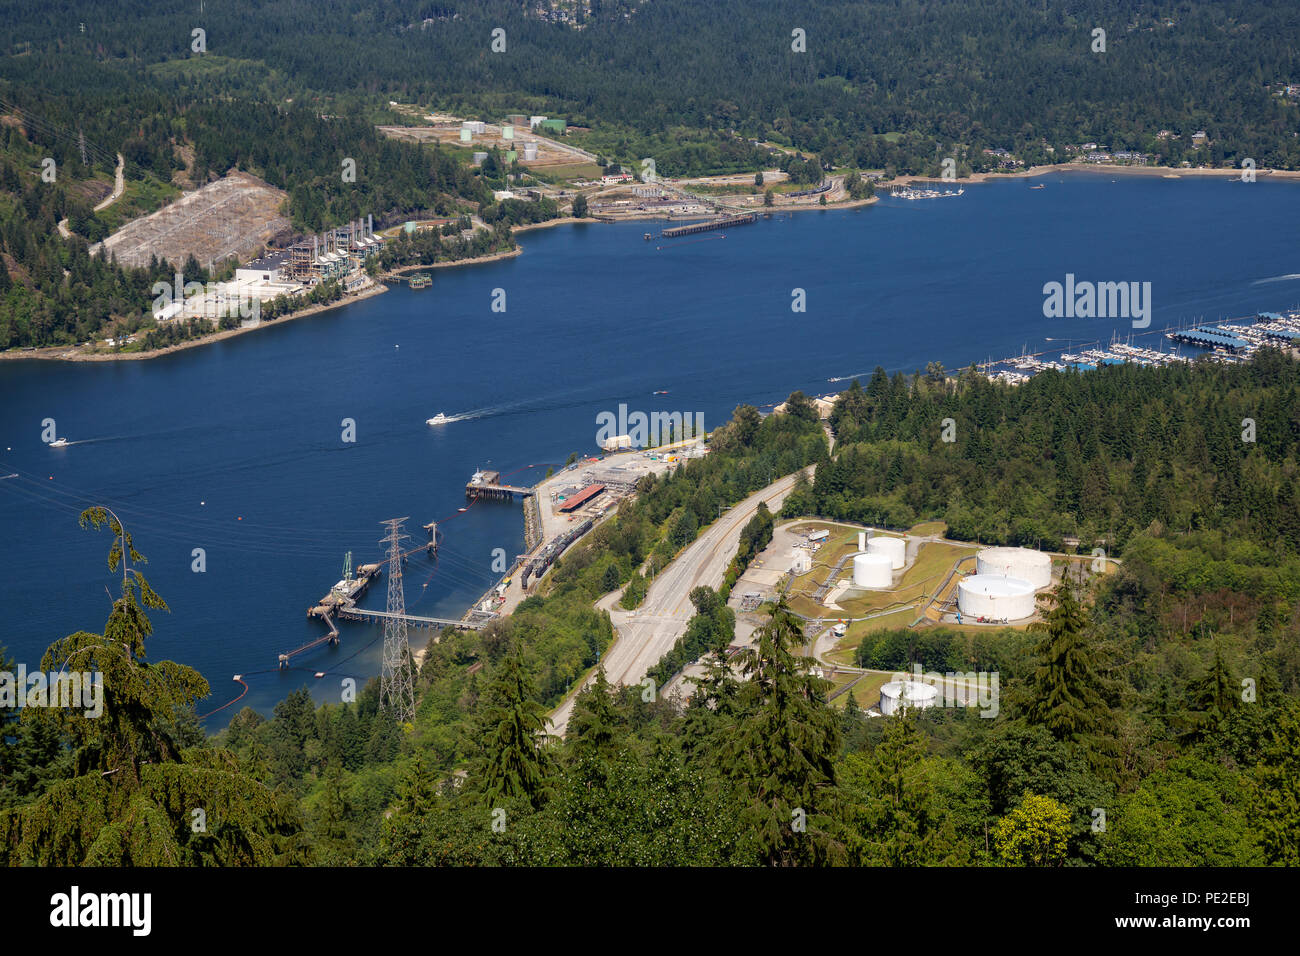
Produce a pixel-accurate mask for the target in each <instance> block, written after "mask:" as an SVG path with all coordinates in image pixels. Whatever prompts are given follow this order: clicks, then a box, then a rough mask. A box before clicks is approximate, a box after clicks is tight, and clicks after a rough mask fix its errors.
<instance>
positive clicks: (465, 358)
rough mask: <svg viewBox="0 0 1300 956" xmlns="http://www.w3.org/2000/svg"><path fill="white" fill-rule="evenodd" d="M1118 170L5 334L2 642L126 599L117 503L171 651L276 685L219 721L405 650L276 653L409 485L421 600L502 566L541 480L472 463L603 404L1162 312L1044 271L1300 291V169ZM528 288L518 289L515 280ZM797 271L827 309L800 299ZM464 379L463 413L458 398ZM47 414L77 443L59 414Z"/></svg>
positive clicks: (165, 652) (539, 246)
mask: <svg viewBox="0 0 1300 956" xmlns="http://www.w3.org/2000/svg"><path fill="white" fill-rule="evenodd" d="M1113 179H1114V181H1112V177H1111V176H1109V175H1105V174H1089V173H1079V174H1059V175H1051V176H1047V177H1044V178H1040V179H1036V180H1014V181H1006V182H999V183H990V184H984V185H976V186H971V187H967V189H966V192H965V195H964V196H962V197H961V198H958V199H943V200H931V201H925V200H922V201H911V202H909V201H905V200H892V199H883V200H882V201H881V202H880V203H878V204H877V205H875V206H872V207H868V208H863V209H858V210H841V211H834V210H832V211H808V212H800V213H797V214H793V215H789V214H786V215H778V216H777V217H775V218H773V219H768V220H761V221H760V222H759V223H758V224H756V225H752V226H746V227H743V228H736V229H733V230H731V231H729V232H727V234H726V237H725V238H706V239H705V240H704V241H699V240H700V238H701V237H693V238H692V239H691V240H689V241H687V240H678V241H675V242H674V241H663V242H658V241H651V242H646V241H644V240H643V239H642V234H643V233H644V232H645V231H646V229H647V228H653V229H654V231H656V232H657V231H658V227H657V226H654V227H651V226H648V225H647V224H646V223H628V224H618V225H609V224H599V225H585V226H576V227H562V228H557V229H552V230H546V231H540V232H535V233H528V234H524V235H523V236H521V244H522V245H523V247H524V254H523V255H522V256H519V257H517V258H515V259H511V260H505V261H501V262H497V263H492V264H487V265H482V266H470V267H465V268H458V269H445V270H438V271H436V272H435V274H434V282H433V286H432V288H430V289H426V290H420V291H412V290H410V289H408V288H406V287H405V286H397V287H394V288H393V289H392V291H390V292H388V293H387V294H384V295H381V296H377V297H375V298H372V299H369V300H365V301H363V302H359V303H356V304H353V305H349V306H345V307H342V308H340V309H337V310H334V311H331V312H326V313H323V314H320V315H317V316H313V317H309V318H305V319H301V320H296V321H292V322H287V323H284V324H282V325H278V326H270V327H267V328H265V329H262V330H260V331H257V332H253V333H250V334H247V335H243V336H239V337H236V338H233V339H230V340H227V341H224V342H221V343H218V344H215V345H209V346H204V347H200V348H195V349H190V350H188V351H183V352H179V353H175V354H173V355H169V356H165V357H162V358H158V359H153V360H149V361H137V362H118V363H54V362H37V361H4V362H0V409H3V414H2V415H0V475H7V474H12V473H16V474H17V475H18V476H19V477H18V478H12V479H0V520H2V521H3V525H4V528H5V530H6V534H5V536H4V544H3V548H4V550H5V556H6V559H7V560H6V562H5V564H6V573H5V574H4V576H3V578H2V579H0V601H2V603H0V606H2V607H3V608H4V616H3V618H2V619H0V620H2V622H3V623H0V646H4V647H7V649H8V653H9V655H10V656H11V657H15V658H16V659H17V660H20V661H23V662H26V663H27V664H28V666H29V668H32V667H35V666H36V665H37V664H38V663H39V660H40V656H41V654H42V652H43V651H44V649H45V648H46V647H47V646H48V645H49V644H50V643H51V642H52V641H54V640H55V639H56V638H58V637H60V636H63V635H66V634H69V633H71V632H73V631H76V630H80V629H87V630H94V631H98V630H99V629H100V628H101V627H102V625H103V623H104V618H105V616H106V615H107V612H108V609H109V606H110V600H111V599H110V592H112V593H113V594H115V593H116V591H115V590H114V587H115V578H114V576H113V575H110V574H109V573H108V571H107V569H106V568H105V565H104V559H105V556H106V554H107V552H108V548H109V539H108V534H107V532H101V533H100V534H93V533H91V532H86V531H82V530H80V529H79V528H78V526H77V520H76V516H77V513H78V512H79V511H80V510H81V509H82V508H84V507H86V506H88V505H91V504H101V503H102V504H107V505H109V506H110V507H112V508H114V509H115V510H116V511H117V513H118V514H119V515H120V516H121V517H122V518H123V519H124V520H125V521H126V523H127V526H128V528H129V530H130V531H131V532H132V533H133V535H134V536H135V541H136V545H137V547H138V548H139V549H140V550H141V551H142V552H144V554H145V555H146V556H147V557H148V559H149V563H148V565H147V567H145V568H144V569H143V570H144V572H145V574H146V576H147V577H148V578H149V580H150V582H151V584H152V585H153V586H154V587H155V589H156V590H157V591H158V592H159V593H160V594H162V596H163V597H164V598H165V599H166V600H167V601H168V603H169V605H170V607H171V613H170V614H167V613H156V614H154V615H153V620H154V626H155V634H154V636H153V639H152V640H151V641H150V643H149V645H148V649H149V654H150V657H151V659H154V660H158V659H163V658H170V659H173V660H178V661H181V662H184V663H186V664H190V665H192V666H194V667H197V668H198V669H199V670H200V671H202V672H203V674H204V675H205V676H206V677H207V678H208V680H209V681H210V682H211V684H212V687H213V693H212V696H211V698H210V699H209V700H208V701H207V702H205V703H204V704H203V705H202V706H200V708H199V710H200V713H207V712H210V711H213V710H214V709H216V708H219V707H221V706H222V705H225V704H227V703H228V702H230V701H232V700H233V699H234V698H235V697H237V696H238V695H239V694H240V693H241V692H242V691H243V688H242V686H241V685H239V684H236V683H234V682H233V681H232V680H231V677H232V675H234V674H241V675H244V680H245V681H246V682H247V684H248V686H249V692H248V694H247V696H245V697H244V698H243V700H242V701H240V702H239V703H238V704H237V705H235V706H234V707H230V708H228V709H226V710H223V711H219V712H217V713H216V714H215V715H214V716H213V717H211V718H210V720H209V726H217V725H220V724H224V723H225V722H226V721H227V720H228V719H229V717H230V716H232V715H233V713H234V711H235V710H237V709H238V707H242V706H244V705H245V704H249V705H252V706H254V707H257V708H259V709H263V710H265V709H268V708H269V707H270V706H271V705H273V704H274V703H275V702H276V701H278V700H280V699H282V698H283V697H284V696H285V694H287V693H288V692H289V691H290V690H292V689H294V688H297V687H300V686H310V687H312V688H313V689H314V690H316V691H317V692H318V693H319V694H320V696H321V697H322V699H324V698H327V697H330V696H332V697H333V698H334V699H337V696H338V678H340V677H343V676H353V677H356V678H359V679H361V680H364V679H365V678H367V677H369V676H371V675H373V674H375V673H377V672H378V669H379V649H380V642H381V637H382V628H379V627H377V626H372V625H362V624H355V623H346V622H345V623H343V624H342V625H341V630H342V642H341V644H340V645H339V646H338V647H329V646H322V647H320V648H318V649H317V650H315V651H313V652H311V653H309V654H306V655H303V656H302V657H301V658H295V661H294V664H295V667H294V668H293V669H290V670H288V671H279V670H278V669H277V667H276V662H277V656H278V655H279V654H280V653H281V652H283V651H287V650H290V649H292V648H295V647H298V646H300V645H302V644H304V643H306V642H308V641H310V640H312V639H314V638H316V637H318V636H320V635H321V634H322V633H323V626H322V625H321V624H320V623H319V622H317V621H315V620H308V619H307V617H306V610H307V608H308V607H309V606H311V605H313V604H314V603H316V601H317V600H319V599H320V597H321V596H323V595H324V594H325V593H326V592H327V591H328V589H329V588H330V587H331V586H332V585H333V584H334V582H335V581H337V580H338V579H339V578H340V577H341V574H342V568H343V561H344V555H345V554H346V553H347V552H348V551H351V552H352V556H353V562H354V564H361V563H365V562H369V561H375V560H378V559H379V558H381V557H382V551H381V548H380V545H379V539H380V537H381V536H382V534H383V529H382V528H381V526H380V521H381V520H383V519H385V518H390V517H400V516H409V520H408V522H407V529H408V531H409V533H410V534H411V535H412V544H413V545H414V544H416V543H418V542H419V541H420V540H423V536H424V532H423V531H421V530H420V528H421V526H422V525H424V524H425V523H426V522H428V521H431V520H440V521H444V524H443V529H444V532H445V539H444V543H443V547H442V550H441V553H440V556H439V558H438V560H437V562H436V563H434V562H430V561H429V560H427V559H425V558H424V557H423V556H422V555H418V554H417V555H412V557H411V559H410V561H409V563H408V565H407V566H406V568H405V584H406V587H405V596H406V605H407V608H408V610H412V611H414V612H417V613H423V614H429V615H434V616H443V617H453V618H455V617H459V616H460V615H461V614H462V613H463V612H464V610H465V608H466V606H467V605H468V604H469V603H470V602H471V601H472V600H474V599H475V598H477V597H478V596H479V595H480V594H481V593H482V592H483V591H484V590H485V589H486V588H487V587H489V586H490V585H491V584H492V583H493V582H494V581H495V580H496V578H497V576H498V575H497V574H496V573H494V572H493V569H492V564H493V558H494V552H495V550H496V549H502V550H504V552H505V553H506V554H507V555H508V556H509V557H510V558H513V556H514V555H516V554H517V553H519V551H520V550H521V549H522V547H523V521H522V515H521V512H520V508H519V506H518V505H517V504H516V505H507V504H489V503H481V504H477V505H475V506H474V507H472V508H470V509H469V510H468V511H466V512H464V513H461V512H459V511H458V510H457V509H458V508H461V507H463V506H464V505H465V498H464V485H465V482H466V480H467V479H468V478H469V476H470V475H471V474H472V472H473V471H474V470H475V469H476V468H480V467H483V468H492V469H495V470H499V471H501V472H503V473H513V474H511V480H512V481H514V482H516V483H523V484H531V483H532V482H533V481H534V480H536V479H537V478H540V477H541V475H542V474H543V473H544V471H545V467H546V466H547V465H549V464H562V463H563V462H564V461H565V460H566V458H567V457H568V456H569V454H570V453H572V452H582V453H586V454H594V453H595V452H596V446H595V436H596V431H597V425H596V416H597V414H599V413H600V412H602V411H610V412H616V411H617V409H618V406H619V404H620V403H626V404H627V405H628V408H629V409H630V410H642V411H645V412H652V411H668V412H672V411H679V412H682V413H684V414H685V413H690V414H692V415H693V414H694V413H696V412H702V413H703V415H704V421H705V424H706V426H707V427H709V428H712V427H714V426H716V425H717V424H720V423H721V422H722V421H724V420H725V419H726V418H728V417H729V416H730V414H731V412H732V410H733V409H734V407H735V406H736V405H737V404H738V403H740V402H751V403H754V404H756V405H759V406H762V405H765V404H770V403H772V402H777V401H780V400H782V399H784V398H785V396H786V395H788V394H789V393H790V392H791V391H792V390H794V389H796V388H797V389H803V390H804V391H805V392H808V393H810V394H825V393H827V392H829V391H831V390H838V389H840V388H843V387H845V385H847V381H845V382H843V383H839V384H834V385H832V384H830V383H829V382H828V379H833V378H834V379H840V378H843V377H846V376H853V375H857V374H869V373H870V372H871V370H872V369H873V368H875V367H876V366H877V365H879V366H883V367H885V368H886V369H889V370H904V371H911V370H913V369H915V368H923V367H924V366H925V365H926V363H928V362H931V361H939V362H942V363H943V364H944V365H945V366H946V367H948V368H955V367H960V366H964V365H968V364H970V363H971V362H976V361H984V360H987V359H989V358H994V359H997V358H1001V357H1005V356H1008V355H1011V354H1015V353H1019V352H1020V351H1021V349H1022V348H1025V347H1027V348H1028V350H1029V351H1031V352H1032V351H1037V350H1040V349H1043V348H1047V347H1052V346H1055V347H1057V348H1059V349H1065V348H1066V347H1067V346H1069V345H1071V344H1073V345H1074V346H1075V347H1077V346H1079V345H1081V344H1083V343H1085V342H1091V341H1096V340H1101V341H1102V342H1103V344H1104V342H1105V341H1106V340H1108V339H1109V338H1110V336H1111V334H1112V332H1115V333H1119V334H1121V335H1127V334H1128V333H1129V332H1130V331H1131V329H1130V328H1129V327H1128V323H1126V322H1122V321H1121V322H1116V321H1111V320H1099V319H1052V320H1049V319H1045V318H1044V317H1043V293H1042V287H1043V285H1044V283H1046V282H1051V281H1061V280H1063V279H1064V277H1065V275H1066V274H1067V273H1073V274H1074V275H1075V276H1076V277H1078V278H1079V279H1088V280H1093V281H1116V282H1118V281H1125V282H1127V281H1149V282H1151V283H1152V294H1153V300H1154V310H1153V322H1152V325H1151V328H1152V329H1153V330H1155V329H1159V328H1161V327H1163V326H1167V325H1172V324H1174V323H1178V322H1183V323H1185V322H1188V321H1190V320H1197V319H1204V320H1206V321H1211V320H1214V319H1218V318H1221V317H1222V318H1227V317H1233V316H1243V315H1250V314H1253V313H1255V312H1258V311H1261V310H1277V309H1281V308H1287V307H1291V306H1293V305H1294V304H1295V303H1296V302H1297V301H1300V260H1298V259H1297V255H1296V253H1297V247H1296V245H1297V244H1296V242H1295V240H1294V238H1293V237H1294V223H1295V221H1296V219H1297V218H1298V216H1297V214H1298V213H1300V185H1297V184H1290V183H1283V182H1268V181H1266V180H1261V181H1260V182H1258V183H1255V184H1243V183H1239V182H1230V181H1229V177H1228V174H1227V173H1225V174H1224V176H1223V177H1222V178H1217V177H1216V178H1212V179H1211V178H1207V179H1192V178H1188V179H1183V180H1178V181H1173V180H1164V179H1160V178H1147V177H1128V178H1126V177H1123V176H1115V177H1113ZM1039 183H1041V184H1044V185H1045V186H1046V188H1044V189H1030V188H1029V187H1030V186H1031V185H1035V184H1039ZM497 289H502V290H505V301H506V311H505V312H494V311H492V308H491V306H492V302H493V301H494V290H497ZM795 290H803V294H804V299H805V301H806V304H807V305H806V311H805V312H802V313H800V312H794V311H792V309H791V304H792V302H793V301H794V297H795V295H796V292H795ZM496 298H497V299H498V300H499V296H497V297H496ZM1048 338H1051V339H1053V340H1054V341H1053V342H1046V341H1045V340H1046V339H1048ZM1135 341H1141V342H1142V343H1143V344H1148V345H1151V346H1152V347H1156V346H1157V345H1158V344H1159V343H1161V342H1162V341H1163V340H1162V339H1159V338H1158V337H1156V336H1149V337H1147V338H1145V339H1141V340H1136V339H1135ZM664 390H666V391H667V394H666V395H656V394H654V393H655V392H656V391H664ZM439 411H441V412H444V413H445V414H447V415H448V416H459V419H458V420H456V421H453V422H451V423H449V424H447V425H443V426H440V427H436V428H434V427H430V426H427V425H426V424H425V419H427V418H429V417H431V416H432V415H434V414H435V413H437V412H439ZM46 418H52V419H54V420H55V421H56V423H57V429H58V434H59V435H61V436H64V437H66V438H68V439H69V441H70V442H72V444H71V445H70V446H69V447H67V448H63V449H52V448H49V447H46V446H45V445H44V444H42V442H41V439H40V435H41V428H42V421H43V420H44V419H46ZM345 419H351V420H352V421H354V422H355V434H356V441H355V442H353V443H348V442H345V441H343V440H342V438H343V432H344V428H345V425H344V420H345ZM529 466H533V467H531V468H530V467H529ZM195 549H203V554H204V557H205V563H206V570H204V571H202V572H197V571H195V570H193V567H194V565H195V557H194V552H195ZM384 590H385V589H384V579H383V578H380V579H379V582H378V585H377V587H376V588H374V589H373V590H372V591H371V592H370V593H369V594H368V595H367V596H366V598H365V599H364V600H363V601H362V604H363V606H367V607H375V608H382V607H383V606H384V597H385V594H384ZM430 633H431V632H428V631H413V632H412V634H413V638H414V640H416V641H420V642H423V641H424V640H426V639H427V636H428V635H429V634H430ZM318 671H325V672H327V674H328V675H329V676H328V677H327V678H323V679H320V680H318V679H316V678H315V677H314V676H313V675H314V674H315V673H316V672H318ZM327 683H328V691H322V690H321V689H322V688H323V687H325V686H326V684H327Z"/></svg>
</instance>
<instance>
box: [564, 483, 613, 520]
mask: <svg viewBox="0 0 1300 956" xmlns="http://www.w3.org/2000/svg"><path fill="white" fill-rule="evenodd" d="M604 490H605V486H604V485H588V486H587V487H586V488H583V489H582V490H581V491H578V492H575V493H574V494H572V495H567V496H566V497H565V499H564V502H563V503H562V504H561V505H560V506H559V508H557V509H556V510H557V511H559V512H561V513H562V514H572V513H573V512H575V511H577V510H578V509H579V508H581V507H582V506H583V505H585V504H588V503H590V502H591V501H592V500H594V499H595V498H596V496H597V495H599V494H601V492H603V491H604Z"/></svg>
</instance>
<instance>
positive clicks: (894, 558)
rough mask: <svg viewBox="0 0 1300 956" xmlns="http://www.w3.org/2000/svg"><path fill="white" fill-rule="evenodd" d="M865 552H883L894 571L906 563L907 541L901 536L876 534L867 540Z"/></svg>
mask: <svg viewBox="0 0 1300 956" xmlns="http://www.w3.org/2000/svg"><path fill="white" fill-rule="evenodd" d="M867 554H883V555H884V556H885V557H887V558H889V560H890V563H891V566H892V567H893V569H894V570H895V571H897V570H898V569H899V568H901V567H902V566H903V565H904V564H906V563H907V542H906V541H904V540H903V539H902V538H887V537H885V536H884V535H879V534H878V535H876V536H875V537H874V538H872V539H870V540H869V541H868V542H867Z"/></svg>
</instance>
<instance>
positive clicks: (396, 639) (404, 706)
mask: <svg viewBox="0 0 1300 956" xmlns="http://www.w3.org/2000/svg"><path fill="white" fill-rule="evenodd" d="M405 520H406V518H390V519H389V520H387V521H381V522H380V524H382V525H384V527H386V528H387V529H388V534H387V535H385V536H384V537H383V538H382V539H381V540H380V543H381V544H386V545H388V615H389V616H388V617H387V618H385V619H384V663H383V669H382V670H381V671H380V675H379V699H380V706H381V707H383V708H384V709H385V710H387V711H390V712H391V713H392V714H393V716H394V717H396V718H397V720H398V721H399V722H402V723H406V722H408V721H411V720H414V719H415V679H414V675H413V673H412V668H411V666H410V662H409V657H410V645H409V643H408V639H407V636H406V597H405V595H404V594H403V592H402V542H403V541H405V540H406V535H405V534H403V533H402V522H403V521H405Z"/></svg>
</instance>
